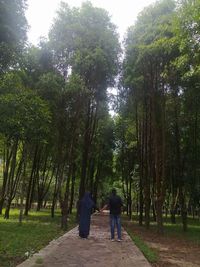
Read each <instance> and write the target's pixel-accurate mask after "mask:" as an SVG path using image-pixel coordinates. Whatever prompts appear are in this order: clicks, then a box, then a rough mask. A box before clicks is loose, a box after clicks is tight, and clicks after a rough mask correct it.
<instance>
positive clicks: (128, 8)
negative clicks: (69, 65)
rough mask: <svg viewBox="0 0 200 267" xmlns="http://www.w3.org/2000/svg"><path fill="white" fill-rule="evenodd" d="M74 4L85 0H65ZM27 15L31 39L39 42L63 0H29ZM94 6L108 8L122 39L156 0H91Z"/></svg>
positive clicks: (79, 4) (77, 4)
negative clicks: (145, 9)
mask: <svg viewBox="0 0 200 267" xmlns="http://www.w3.org/2000/svg"><path fill="white" fill-rule="evenodd" d="M63 1H64V2H67V3H68V4H69V5H70V6H71V7H72V6H81V3H82V2H85V1H83V0H63ZM27 2H28V10H27V12H26V17H27V20H28V24H29V26H30V29H29V32H28V38H29V41H30V42H31V43H33V44H37V43H38V41H39V37H40V36H47V35H48V31H49V29H50V26H51V24H52V21H53V18H54V17H55V14H56V10H57V9H58V7H59V3H60V2H61V0H28V1H27ZM90 2H91V3H92V4H93V6H96V7H102V8H104V9H106V10H107V11H108V12H109V14H110V16H111V20H112V22H113V23H114V24H115V25H116V26H117V27H118V32H119V34H120V37H121V39H122V38H123V36H124V34H125V32H126V30H127V28H128V27H129V26H131V25H133V24H134V22H135V20H136V18H137V15H138V13H139V12H140V11H142V9H143V8H144V7H145V6H148V5H149V4H151V3H153V2H155V0H122V1H121V0H91V1H90Z"/></svg>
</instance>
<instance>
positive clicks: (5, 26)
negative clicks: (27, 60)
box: [0, 0, 27, 74]
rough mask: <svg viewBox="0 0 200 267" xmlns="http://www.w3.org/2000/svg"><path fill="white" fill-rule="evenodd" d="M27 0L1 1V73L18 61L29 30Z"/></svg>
mask: <svg viewBox="0 0 200 267" xmlns="http://www.w3.org/2000/svg"><path fill="white" fill-rule="evenodd" d="M25 8H26V0H7V1H3V0H1V1H0V55H1V57H0V74H2V73H3V72H5V71H6V70H7V69H8V68H9V66H10V64H14V63H16V61H17V57H18V56H19V52H20V51H21V50H22V48H23V46H24V44H25V40H26V31H27V21H26V18H25Z"/></svg>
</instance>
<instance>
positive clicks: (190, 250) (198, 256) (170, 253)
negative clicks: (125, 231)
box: [129, 224, 200, 267]
mask: <svg viewBox="0 0 200 267" xmlns="http://www.w3.org/2000/svg"><path fill="white" fill-rule="evenodd" d="M130 225H131V228H132V230H133V233H135V234H137V235H138V236H140V237H141V238H142V240H144V241H145V242H146V243H147V244H148V245H149V246H150V247H152V248H154V249H156V250H157V251H158V254H159V261H158V262H157V263H156V264H153V266H154V267H200V245H197V244H194V243H193V242H192V241H188V240H185V239H184V238H183V239H180V237H179V238H177V237H175V236H166V234H165V235H164V236H159V235H157V233H155V232H154V231H148V230H146V229H145V228H144V227H140V226H138V225H136V224H134V225H133V224H129V227H130Z"/></svg>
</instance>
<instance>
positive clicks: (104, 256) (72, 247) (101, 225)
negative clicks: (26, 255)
mask: <svg viewBox="0 0 200 267" xmlns="http://www.w3.org/2000/svg"><path fill="white" fill-rule="evenodd" d="M108 220H109V217H108V216H107V215H100V214H97V215H94V216H93V217H92V223H91V229H90V237H89V239H86V240H85V239H80V238H79V237H78V228H77V227H75V228H74V229H72V230H71V231H69V232H68V233H66V234H65V235H63V236H61V237H60V238H58V239H57V240H54V241H52V242H51V243H50V244H49V245H48V246H47V247H45V248H44V249H42V250H41V251H39V253H37V254H35V255H34V256H33V257H32V258H30V259H28V260H26V261H25V262H23V263H22V264H20V265H18V267H150V264H149V263H148V262H147V260H146V259H145V258H144V256H143V254H142V253H141V252H140V251H139V249H138V248H137V247H136V246H135V245H134V243H133V242H132V240H131V239H130V237H129V236H128V234H127V232H126V231H125V230H124V229H123V230H122V239H123V241H122V242H117V241H115V242H111V241H110V239H109V237H110V232H109V222H108Z"/></svg>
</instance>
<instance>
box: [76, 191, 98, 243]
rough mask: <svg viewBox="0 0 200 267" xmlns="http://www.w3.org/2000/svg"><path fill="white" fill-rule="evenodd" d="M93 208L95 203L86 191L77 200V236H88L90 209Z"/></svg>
mask: <svg viewBox="0 0 200 267" xmlns="http://www.w3.org/2000/svg"><path fill="white" fill-rule="evenodd" d="M93 208H95V203H94V201H93V200H92V197H91V194H90V193H89V192H86V193H85V194H84V196H83V198H82V199H81V200H80V202H79V207H78V213H79V236H80V237H81V238H88V236H89V233H90V221H91V214H92V210H93Z"/></svg>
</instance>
